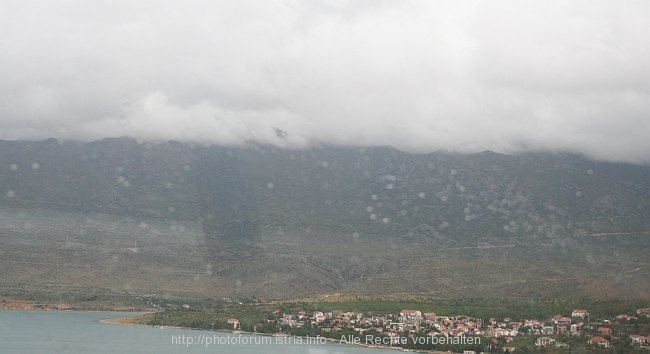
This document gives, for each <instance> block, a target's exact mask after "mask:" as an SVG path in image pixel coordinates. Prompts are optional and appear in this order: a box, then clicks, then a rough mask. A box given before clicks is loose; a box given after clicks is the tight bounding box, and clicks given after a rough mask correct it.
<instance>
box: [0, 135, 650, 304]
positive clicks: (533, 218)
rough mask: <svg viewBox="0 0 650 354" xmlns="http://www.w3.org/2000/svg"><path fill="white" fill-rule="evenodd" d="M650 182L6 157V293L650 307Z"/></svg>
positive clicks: (475, 167)
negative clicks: (480, 299)
mask: <svg viewBox="0 0 650 354" xmlns="http://www.w3.org/2000/svg"><path fill="white" fill-rule="evenodd" d="M649 231H650V167H648V166H637V165H629V164H617V163H606V162H595V161H590V160H587V159H584V158H582V157H579V156H575V155H556V154H542V153H539V154H527V155H520V156H506V155H500V154H496V153H492V152H483V153H480V154H474V155H459V154H451V153H446V152H436V153H431V154H426V155H413V154H407V153H403V152H400V151H398V150H395V149H392V148H389V147H377V148H358V147H328V146H322V147H317V148H312V149H309V150H281V149H276V148H271V147H265V146H253V145H251V146H248V147H245V148H227V147H218V146H204V145H189V144H181V143H177V142H167V143H147V142H138V141H135V140H132V139H127V138H116V139H107V140H101V141H96V142H90V143H76V142H60V141H56V140H54V139H50V140H47V141H43V142H17V141H0V239H1V240H2V242H3V247H2V248H1V249H0V269H2V270H0V272H1V273H0V274H1V275H0V282H1V284H0V286H2V289H0V290H4V291H5V292H12V293H23V294H29V293H33V292H39V291H44V292H50V293H56V292H75V291H77V292H79V293H83V294H85V293H92V292H120V291H139V292H158V293H170V294H191V295H202V296H205V295H207V296H231V295H233V294H234V295H240V296H256V297H265V298H270V297H281V298H288V297H295V296H299V295H307V294H314V293H327V292H335V291H345V292H351V293H365V294H382V293H395V292H426V293H433V294H436V295H440V296H472V297H477V296H499V297H501V296H535V297H549V296H563V295H565V296H592V297H599V298H603V297H605V298H607V297H619V298H622V297H632V298H647V296H648V293H650V292H649V291H648V290H649V289H650V276H648V275H649V273H650V271H649V268H648V267H649V266H650V264H648V263H649V262H648V258H647V254H648V252H649V251H650V249H649V247H648V237H650V236H649V235H648V232H649Z"/></svg>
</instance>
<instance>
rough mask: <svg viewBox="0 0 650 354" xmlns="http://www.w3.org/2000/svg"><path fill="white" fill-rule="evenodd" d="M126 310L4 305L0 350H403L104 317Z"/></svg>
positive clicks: (242, 353)
mask: <svg viewBox="0 0 650 354" xmlns="http://www.w3.org/2000/svg"><path fill="white" fill-rule="evenodd" d="M133 315H134V314H133V313H124V312H83V311H80V312H72V311H70V312H68V311H20V310H2V311H0V353H8V354H21V353H29V354H36V353H62V354H63V353H66V354H81V353H83V354H86V353H107V354H108V353H115V354H128V353H134V354H143V353H156V354H165V353H233V354H258V353H266V354H284V353H288V354H299V353H300V354H370V353H373V354H396V353H403V352H402V351H397V350H390V349H388V350H387V349H377V348H365V347H361V346H355V345H346V344H339V343H336V342H326V343H325V342H323V341H321V340H320V339H311V340H307V339H298V338H295V337H284V338H278V337H269V336H259V335H251V334H238V333H225V332H215V331H203V330H191V329H181V328H171V327H163V328H161V327H151V326H139V325H119V324H109V323H102V322H100V321H101V320H106V319H111V318H120V317H127V316H133Z"/></svg>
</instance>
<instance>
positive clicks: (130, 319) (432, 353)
mask: <svg viewBox="0 0 650 354" xmlns="http://www.w3.org/2000/svg"><path fill="white" fill-rule="evenodd" d="M148 314H149V313H141V314H138V315H134V316H127V317H118V318H108V319H104V320H100V321H99V322H101V323H104V324H110V325H122V326H146V327H156V326H152V325H147V324H143V323H137V322H136V320H137V319H138V318H140V317H143V316H145V315H148ZM163 327H164V329H167V328H173V329H184V330H194V331H207V332H219V333H228V334H247V335H254V336H265V337H295V338H302V339H305V340H307V339H312V340H313V339H314V337H309V336H294V335H289V334H284V333H259V332H248V331H240V330H233V329H205V328H191V327H178V326H163ZM323 338H324V339H325V341H327V342H330V343H333V344H338V345H355V346H360V347H364V348H370V349H383V350H395V351H402V352H410V353H426V354H449V352H446V351H439V350H416V349H407V348H402V347H394V346H387V345H376V344H366V343H341V341H340V340H338V339H336V338H326V337H323Z"/></svg>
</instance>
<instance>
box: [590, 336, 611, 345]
mask: <svg viewBox="0 0 650 354" xmlns="http://www.w3.org/2000/svg"><path fill="white" fill-rule="evenodd" d="M589 341H591V342H600V343H603V342H607V339H605V338H603V337H598V336H596V337H592V338H591V339H590V340H589Z"/></svg>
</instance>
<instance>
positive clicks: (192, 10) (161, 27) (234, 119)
mask: <svg viewBox="0 0 650 354" xmlns="http://www.w3.org/2000/svg"><path fill="white" fill-rule="evenodd" d="M649 23H650V2H648V1H634V0H630V1H624V2H615V1H598V0H588V1H571V0H570V1H548V0H543V1H529V0H512V1H498V0H497V1H494V0H491V1H428V0H427V1H408V0H406V1H397V0H394V1H384V0H368V1H361V0H358V1H345V0H332V1H317V0H310V1H272V0H260V1H252V0H232V1H229V0H220V1H209V0H208V1H164V0H160V1H133V0H131V1H101V0H94V1H87V0H79V1H74V0H59V1H50V0H47V1H33V0H20V1H14V0H3V1H2V2H0V139H5V140H19V139H30V140H33V139H47V138H50V137H54V138H57V139H73V140H96V139H101V138H104V137H116V136H131V137H135V138H142V139H147V140H153V141H160V140H162V141H165V140H179V141H187V142H204V143H213V144H219V145H239V144H247V143H251V142H252V143H259V144H272V145H276V146H281V147H288V148H302V147H306V146H311V145H318V144H335V145H360V146H373V145H391V146H394V147H395V148H398V149H401V150H404V151H409V152H415V153H426V152H431V151H436V150H440V149H445V150H450V151H456V152H463V153H472V152H480V151H484V150H492V151H495V152H499V153H507V154H516V153H521V152H527V151H554V152H569V153H578V154H584V155H586V156H588V157H591V158H594V159H599V160H607V161H624V162H632V163H643V164H648V163H650V30H649V28H650V27H648V24H649Z"/></svg>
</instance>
